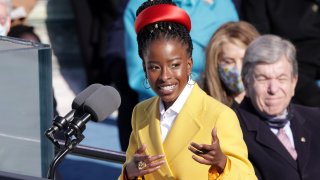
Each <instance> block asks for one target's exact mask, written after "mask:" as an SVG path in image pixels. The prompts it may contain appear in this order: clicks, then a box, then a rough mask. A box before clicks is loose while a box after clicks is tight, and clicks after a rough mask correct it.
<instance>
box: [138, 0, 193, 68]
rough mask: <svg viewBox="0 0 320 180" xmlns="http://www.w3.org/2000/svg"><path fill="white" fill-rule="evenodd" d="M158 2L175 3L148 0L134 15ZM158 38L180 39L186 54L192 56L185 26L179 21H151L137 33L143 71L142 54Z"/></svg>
mask: <svg viewBox="0 0 320 180" xmlns="http://www.w3.org/2000/svg"><path fill="white" fill-rule="evenodd" d="M159 4H169V5H176V4H175V3H173V2H172V1H171V0H148V1H146V2H144V3H143V4H142V5H141V6H140V7H139V8H138V10H137V12H136V16H138V15H139V14H140V13H141V12H142V11H143V10H144V9H146V8H148V7H151V6H154V5H159ZM159 39H165V40H178V41H180V42H181V43H182V44H183V45H185V46H186V51H187V54H188V56H189V57H192V49H193V46H192V41H191V37H190V34H189V31H188V30H187V28H186V27H185V26H183V25H181V24H179V23H174V22H166V21H159V22H155V23H151V24H148V25H146V26H145V27H143V28H142V29H141V30H140V31H139V32H138V33H137V42H138V51H139V56H140V58H141V59H142V60H143V70H144V71H145V72H146V69H145V62H144V59H143V54H144V53H145V51H146V50H147V48H148V47H149V46H150V44H151V43H152V42H153V41H154V40H159Z"/></svg>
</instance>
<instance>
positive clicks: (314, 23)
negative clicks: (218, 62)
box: [242, 0, 320, 107]
mask: <svg viewBox="0 0 320 180" xmlns="http://www.w3.org/2000/svg"><path fill="white" fill-rule="evenodd" d="M319 5H320V2H319V0H293V1H292V0H260V1H256V0H242V14H243V15H242V17H243V20H245V21H248V22H250V23H252V24H253V25H254V26H255V27H256V28H257V29H258V31H259V32H260V33H261V34H275V35H279V36H281V37H283V38H286V39H289V40H290V41H291V42H292V43H293V44H294V45H295V47H296V48H297V60H298V64H299V79H298V84H297V88H296V90H295V91H296V92H295V96H294V97H293V101H294V102H295V103H298V104H303V105H308V106H317V107H320V86H317V84H316V81H317V80H319V79H320V10H319Z"/></svg>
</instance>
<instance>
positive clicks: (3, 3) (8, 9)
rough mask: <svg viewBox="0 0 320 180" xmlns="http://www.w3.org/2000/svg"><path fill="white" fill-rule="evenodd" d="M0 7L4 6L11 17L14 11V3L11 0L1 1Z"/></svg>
mask: <svg viewBox="0 0 320 180" xmlns="http://www.w3.org/2000/svg"><path fill="white" fill-rule="evenodd" d="M0 5H3V6H5V7H6V9H7V15H8V16H10V12H11V9H12V3H11V0H0Z"/></svg>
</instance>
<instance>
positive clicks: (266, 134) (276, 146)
mask: <svg viewBox="0 0 320 180" xmlns="http://www.w3.org/2000/svg"><path fill="white" fill-rule="evenodd" d="M241 108H242V109H245V110H246V111H247V112H249V113H250V114H245V115H243V113H244V112H242V111H239V113H240V115H241V116H242V119H243V122H244V123H245V125H246V127H247V129H248V131H252V132H255V134H256V141H257V142H258V143H260V144H262V145H263V146H265V147H267V148H270V149H272V150H273V151H274V152H275V153H278V154H279V155H280V156H281V157H283V159H285V160H286V161H287V162H288V163H289V164H290V165H291V166H292V167H293V168H295V169H297V163H296V161H295V160H294V159H293V158H292V157H291V155H290V154H289V152H288V151H287V149H286V148H285V147H284V146H283V145H282V143H281V142H280V141H279V139H278V138H277V136H276V135H275V134H273V132H272V131H271V130H270V128H269V126H268V125H267V124H266V123H265V122H263V120H261V119H260V117H259V116H256V115H255V114H256V112H254V107H253V106H252V104H251V102H250V99H245V100H244V101H243V103H241Z"/></svg>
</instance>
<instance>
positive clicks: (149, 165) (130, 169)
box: [125, 144, 165, 179]
mask: <svg viewBox="0 0 320 180" xmlns="http://www.w3.org/2000/svg"><path fill="white" fill-rule="evenodd" d="M146 148H147V146H146V145H145V144H143V145H142V146H141V147H140V148H139V149H138V150H137V151H136V152H135V154H134V156H133V158H132V159H131V160H130V162H129V163H128V164H127V166H126V169H125V170H126V173H127V177H128V178H129V179H133V178H135V177H138V176H143V175H145V174H149V173H152V172H154V171H156V170H158V169H160V166H161V165H163V164H164V163H165V161H164V155H163V154H159V155H154V156H150V155H146V154H145V150H146Z"/></svg>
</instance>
